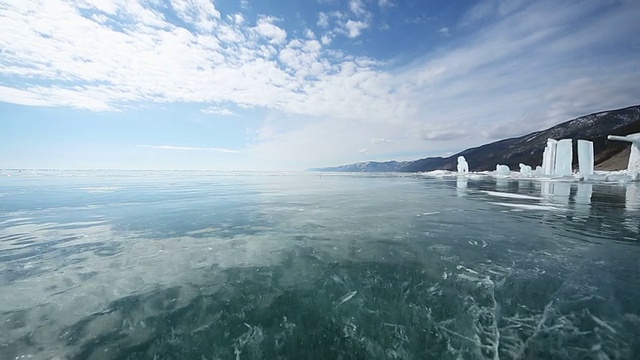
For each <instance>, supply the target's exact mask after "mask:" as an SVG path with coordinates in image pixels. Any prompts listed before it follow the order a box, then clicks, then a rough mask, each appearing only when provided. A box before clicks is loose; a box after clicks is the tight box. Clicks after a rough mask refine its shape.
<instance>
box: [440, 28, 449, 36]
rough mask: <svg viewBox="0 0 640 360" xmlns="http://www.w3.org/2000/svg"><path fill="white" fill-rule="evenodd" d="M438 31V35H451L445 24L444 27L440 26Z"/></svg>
mask: <svg viewBox="0 0 640 360" xmlns="http://www.w3.org/2000/svg"><path fill="white" fill-rule="evenodd" d="M438 32H439V33H440V35H442V36H444V37H449V36H451V30H450V29H449V28H448V27H446V26H445V27H443V28H440V29H439V30H438Z"/></svg>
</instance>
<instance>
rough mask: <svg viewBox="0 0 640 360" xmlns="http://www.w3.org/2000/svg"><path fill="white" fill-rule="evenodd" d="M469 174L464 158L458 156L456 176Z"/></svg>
mask: <svg viewBox="0 0 640 360" xmlns="http://www.w3.org/2000/svg"><path fill="white" fill-rule="evenodd" d="M468 172H469V164H468V163H467V160H466V159H465V158H464V156H458V174H466V173H468Z"/></svg>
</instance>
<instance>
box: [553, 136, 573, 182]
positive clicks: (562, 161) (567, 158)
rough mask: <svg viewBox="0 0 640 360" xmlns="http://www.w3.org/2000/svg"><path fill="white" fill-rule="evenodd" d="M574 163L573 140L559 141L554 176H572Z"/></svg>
mask: <svg viewBox="0 0 640 360" xmlns="http://www.w3.org/2000/svg"><path fill="white" fill-rule="evenodd" d="M572 162H573V149H572V141H571V139H562V140H560V141H558V145H557V148H556V161H555V170H554V172H553V174H554V175H559V176H571V175H572V174H573V171H572V168H571V163H572Z"/></svg>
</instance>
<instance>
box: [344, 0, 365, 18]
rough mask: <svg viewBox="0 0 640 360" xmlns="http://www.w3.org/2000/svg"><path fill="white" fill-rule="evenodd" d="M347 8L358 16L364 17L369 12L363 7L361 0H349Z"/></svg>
mask: <svg viewBox="0 0 640 360" xmlns="http://www.w3.org/2000/svg"><path fill="white" fill-rule="evenodd" d="M349 10H351V12H352V13H353V14H354V15H356V16H358V17H364V16H367V15H369V12H368V11H367V9H366V8H365V6H364V3H363V2H362V0H350V1H349Z"/></svg>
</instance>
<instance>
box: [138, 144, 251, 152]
mask: <svg viewBox="0 0 640 360" xmlns="http://www.w3.org/2000/svg"><path fill="white" fill-rule="evenodd" d="M138 147H141V148H148V149H154V150H175V151H211V152H221V153H232V154H237V153H241V152H242V151H240V150H234V149H225V148H215V147H198V146H174V145H138Z"/></svg>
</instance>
